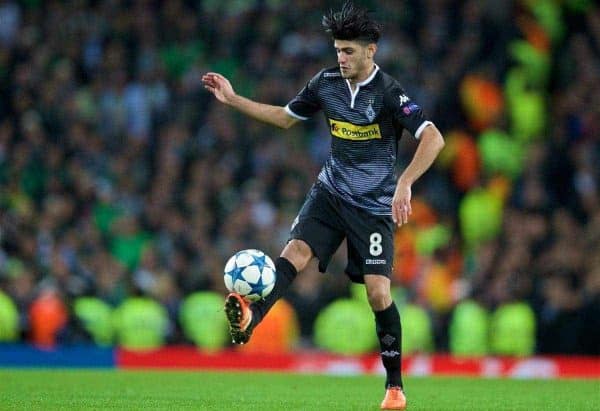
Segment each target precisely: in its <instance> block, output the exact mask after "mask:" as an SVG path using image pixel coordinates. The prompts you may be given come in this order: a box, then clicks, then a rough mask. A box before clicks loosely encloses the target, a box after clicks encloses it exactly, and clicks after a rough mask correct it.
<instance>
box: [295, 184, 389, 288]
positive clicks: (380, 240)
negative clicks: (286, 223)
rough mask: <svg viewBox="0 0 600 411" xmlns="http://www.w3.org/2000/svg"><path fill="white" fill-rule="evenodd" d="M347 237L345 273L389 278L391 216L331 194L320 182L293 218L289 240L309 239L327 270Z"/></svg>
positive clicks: (322, 268) (354, 278)
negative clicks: (371, 210)
mask: <svg viewBox="0 0 600 411" xmlns="http://www.w3.org/2000/svg"><path fill="white" fill-rule="evenodd" d="M344 238H345V239H346V240H347V241H346V243H347V247H348V264H347V266H346V275H348V277H350V279H351V280H352V281H353V282H357V283H364V278H363V276H364V275H365V274H380V275H385V276H387V277H389V276H390V275H391V273H392V264H393V258H394V223H393V221H392V217H391V216H380V215H373V214H370V213H368V212H366V211H365V210H363V209H361V208H358V207H354V206H352V205H350V204H348V203H347V202H345V201H344V200H342V199H341V198H339V197H338V196H335V195H333V194H331V193H330V192H329V191H328V190H327V189H326V188H325V187H324V186H323V184H322V183H320V182H317V183H315V184H314V185H313V187H312V188H311V190H310V191H309V193H308V195H307V197H306V200H305V201H304V204H303V205H302V208H301V209H300V212H299V213H298V216H297V217H296V219H295V220H294V223H293V225H292V230H291V234H290V239H298V240H302V241H304V242H306V243H307V244H308V245H309V247H310V248H311V250H312V252H313V254H314V255H315V256H316V257H317V258H318V259H319V271H321V272H325V270H327V266H328V265H329V261H330V260H331V257H332V256H333V254H334V253H335V252H336V251H337V249H338V248H339V246H340V244H341V242H342V241H343V240H344Z"/></svg>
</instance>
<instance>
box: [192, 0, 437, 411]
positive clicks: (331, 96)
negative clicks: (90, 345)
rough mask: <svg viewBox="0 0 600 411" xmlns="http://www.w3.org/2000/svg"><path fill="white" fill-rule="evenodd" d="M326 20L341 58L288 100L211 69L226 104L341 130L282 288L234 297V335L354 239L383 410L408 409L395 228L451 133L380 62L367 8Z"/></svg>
mask: <svg viewBox="0 0 600 411" xmlns="http://www.w3.org/2000/svg"><path fill="white" fill-rule="evenodd" d="M322 23H323V26H324V28H325V29H326V32H328V33H330V34H331V36H332V37H333V45H334V47H335V51H336V53H337V62H338V66H336V67H333V68H329V69H324V70H322V71H320V72H319V73H318V74H316V75H315V76H314V77H313V78H312V79H311V80H310V81H309V82H308V84H306V86H305V87H304V88H303V89H302V90H301V91H300V93H298V95H297V96H296V97H295V98H294V99H292V100H291V101H290V102H289V103H288V105H287V106H285V107H280V106H273V105H268V104H261V103H258V102H255V101H252V100H249V99H247V98H245V97H242V96H240V95H238V94H236V93H235V91H234V89H233V87H232V86H231V83H230V82H229V80H227V79H226V78H225V77H223V76H222V75H220V74H218V73H206V74H205V75H204V76H203V77H202V81H203V83H204V86H205V88H206V89H207V90H208V91H210V92H211V93H213V94H214V96H215V97H216V98H217V99H218V100H219V101H220V102H222V103H225V104H227V105H230V106H231V107H233V108H235V109H237V110H239V111H240V112H242V113H244V114H246V115H248V116H250V117H252V118H254V119H256V120H259V121H262V122H265V123H268V124H272V125H275V126H278V127H281V128H285V129H287V128H289V127H291V126H293V125H294V124H296V123H298V122H299V121H301V120H306V119H308V118H309V117H311V116H312V115H314V114H315V113H317V112H318V111H322V112H323V114H324V115H325V121H327V124H328V127H329V130H330V133H331V136H332V142H331V153H330V155H329V157H328V159H327V161H326V162H325V164H324V166H323V168H322V169H321V172H320V173H319V176H318V178H317V181H316V182H315V184H314V185H313V187H312V188H311V190H310V192H309V193H308V196H307V198H306V200H305V202H304V204H303V206H302V208H301V209H300V212H299V214H298V216H297V217H296V219H295V221H294V222H293V224H292V228H291V235H290V240H289V242H288V243H287V245H286V246H285V247H284V249H283V251H282V252H281V255H280V257H279V258H278V259H277V260H276V262H275V266H276V269H277V282H276V284H275V288H274V289H273V291H272V292H271V294H270V295H269V296H268V297H267V298H265V299H264V300H261V301H258V302H254V303H252V304H248V303H247V302H246V301H245V300H244V299H243V298H242V297H241V296H239V295H237V294H235V293H232V294H230V295H228V296H227V298H226V301H225V313H226V315H227V318H228V320H229V324H230V332H231V336H232V340H233V342H234V343H237V344H244V343H246V342H247V341H248V340H249V339H250V336H251V334H252V330H253V329H254V328H255V327H256V326H257V325H258V324H259V323H260V321H261V320H262V319H263V318H264V316H265V315H266V314H267V312H268V311H269V309H270V308H271V307H272V306H273V304H275V302H276V301H277V300H278V299H279V298H280V297H281V296H282V295H283V294H284V292H285V290H286V289H287V288H288V287H289V285H290V284H291V283H292V281H293V280H294V278H295V277H296V275H297V273H298V272H299V271H302V270H303V269H304V268H305V267H306V265H307V263H308V262H309V260H311V259H312V258H313V257H316V258H317V259H318V260H319V270H320V271H322V272H324V271H325V270H326V268H327V265H328V263H329V260H330V258H331V256H332V255H333V254H334V253H335V251H336V250H337V248H338V247H339V245H340V244H341V242H342V241H343V240H344V239H346V240H347V247H348V263H347V266H346V270H345V272H346V274H347V275H348V277H349V278H350V279H351V280H352V281H354V282H359V283H364V284H365V287H366V292H367V297H368V301H369V304H370V306H371V308H372V310H373V312H374V316H375V323H376V329H377V335H378V338H379V342H380V347H381V360H382V362H383V366H384V367H385V370H386V382H385V387H386V394H385V398H384V400H383V402H382V403H381V408H382V409H395V410H403V409H405V408H406V398H405V396H404V392H403V385H402V376H401V338H402V335H401V326H400V316H399V314H398V309H397V308H396V305H395V304H394V302H393V300H392V297H391V292H390V276H391V273H392V259H393V255H394V246H393V235H394V229H395V226H401V225H403V224H405V223H407V222H408V218H409V216H410V214H411V187H412V185H413V183H414V182H415V181H416V180H417V179H418V178H419V177H420V176H421V175H422V174H423V173H424V172H425V171H426V170H427V169H428V168H429V167H430V166H431V164H432V163H433V161H434V160H435V158H436V157H437V155H438V153H439V152H440V150H441V149H442V147H443V146H444V139H443V137H442V135H441V134H440V132H439V131H438V129H437V128H436V127H435V125H434V124H433V123H432V122H431V121H428V120H427V118H426V117H425V115H424V113H423V111H422V109H421V107H420V106H419V105H418V104H417V103H416V102H414V101H413V100H411V98H410V97H409V96H408V95H407V94H406V92H405V91H404V89H403V88H402V87H401V85H400V84H399V83H398V81H396V80H395V79H393V78H392V77H391V76H389V75H388V74H386V73H384V72H383V71H382V70H381V69H380V68H379V66H377V64H375V61H374V57H375V54H376V52H377V41H378V40H379V37H380V31H381V29H380V26H379V24H378V23H377V22H375V21H374V20H372V19H371V17H370V16H369V14H368V12H367V11H366V10H364V9H361V8H358V7H356V6H354V5H353V4H352V3H350V2H346V3H345V4H344V5H343V7H342V9H341V10H340V11H329V12H328V13H327V14H326V15H325V16H324V17H323V22H322ZM404 129H406V130H408V131H409V132H410V133H412V134H413V136H414V137H415V138H417V139H418V140H420V141H419V145H418V147H417V150H416V152H415V154H414V156H413V158H412V160H411V162H410V163H409V165H408V166H407V167H406V169H405V170H404V171H403V172H402V174H401V175H400V176H399V177H397V171H396V153H397V146H398V140H399V138H400V136H401V134H402V131H403V130H404Z"/></svg>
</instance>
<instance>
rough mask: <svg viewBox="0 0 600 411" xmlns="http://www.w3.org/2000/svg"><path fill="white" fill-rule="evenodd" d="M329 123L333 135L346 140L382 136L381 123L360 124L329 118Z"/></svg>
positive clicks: (369, 138) (362, 139) (360, 139)
mask: <svg viewBox="0 0 600 411" xmlns="http://www.w3.org/2000/svg"><path fill="white" fill-rule="evenodd" d="M329 125H330V127H331V135H332V136H335V137H339V138H343V139H344V140H354V141H364V140H373V139H376V138H381V130H380V129H379V124H368V125H365V126H358V125H356V124H352V123H347V122H345V121H339V120H332V119H329Z"/></svg>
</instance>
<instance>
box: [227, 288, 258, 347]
mask: <svg viewBox="0 0 600 411" xmlns="http://www.w3.org/2000/svg"><path fill="white" fill-rule="evenodd" d="M224 310H225V315H226V316H227V321H229V334H231V342H233V343H234V344H246V343H247V342H248V341H249V340H250V336H251V335H252V327H251V326H250V325H251V323H252V310H251V309H250V305H249V303H248V302H247V301H246V300H244V298H243V297H242V296H241V295H239V294H237V293H231V294H229V295H228V296H227V298H226V299H225V308H224Z"/></svg>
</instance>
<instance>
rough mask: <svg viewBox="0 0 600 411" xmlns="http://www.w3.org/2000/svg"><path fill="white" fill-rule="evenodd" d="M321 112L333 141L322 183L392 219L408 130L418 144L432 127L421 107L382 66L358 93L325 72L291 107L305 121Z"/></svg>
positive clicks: (336, 75)
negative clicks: (399, 153)
mask: <svg viewBox="0 0 600 411" xmlns="http://www.w3.org/2000/svg"><path fill="white" fill-rule="evenodd" d="M319 110H322V111H323V114H324V115H325V120H326V121H327V125H328V127H329V131H330V133H331V137H332V140H331V152H330V154H329V157H328V158H327V161H326V162H325V164H324V165H323V168H322V169H321V172H320V173H319V177H318V179H319V181H321V182H322V183H323V184H324V185H325V187H327V189H328V190H329V191H331V193H333V194H334V195H337V196H339V197H341V198H343V199H344V200H346V201H348V202H349V203H350V204H353V205H354V206H357V207H360V208H363V209H366V210H367V211H369V212H371V213H373V214H377V215H391V204H392V197H393V195H394V190H395V188H396V179H397V172H396V153H397V147H398V140H399V139H400V137H401V136H402V131H403V130H404V129H406V130H408V131H409V132H410V133H411V134H412V135H413V136H415V137H416V138H417V139H418V138H419V136H420V134H421V132H422V131H423V129H424V128H425V127H426V126H427V125H429V124H431V122H430V121H428V120H427V119H426V118H425V116H424V114H423V110H422V109H421V107H420V106H419V105H417V104H416V103H415V102H414V101H412V100H411V99H410V97H408V96H407V95H406V93H405V91H404V89H403V88H402V86H401V85H400V83H398V81H396V80H395V79H394V78H392V77H391V76H390V75H388V74H386V73H384V72H383V71H381V70H380V69H379V67H377V66H375V70H374V71H373V73H372V74H371V76H369V78H367V79H366V80H365V81H363V82H362V83H359V84H357V86H356V89H355V90H354V91H352V89H351V88H350V83H349V82H348V80H346V79H344V78H343V77H342V76H341V73H340V71H339V68H338V67H335V68H331V69H325V70H322V71H320V72H319V73H318V74H317V75H316V76H314V77H313V78H312V79H311V80H310V81H309V82H308V84H307V85H306V86H305V87H304V88H303V89H302V90H301V91H300V93H298V95H297V96H296V97H295V98H294V99H293V100H292V101H290V102H289V103H288V105H287V106H286V111H287V113H288V114H289V115H291V116H293V117H295V118H298V119H300V120H307V119H308V118H309V117H311V116H312V115H314V114H315V113H316V112H318V111H319Z"/></svg>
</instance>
